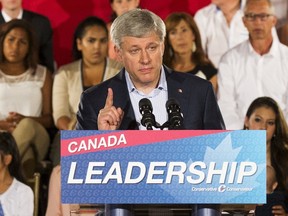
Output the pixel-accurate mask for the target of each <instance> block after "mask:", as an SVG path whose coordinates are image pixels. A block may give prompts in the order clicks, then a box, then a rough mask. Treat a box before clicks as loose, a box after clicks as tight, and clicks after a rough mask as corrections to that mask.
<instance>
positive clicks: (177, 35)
mask: <svg viewBox="0 0 288 216" xmlns="http://www.w3.org/2000/svg"><path fill="white" fill-rule="evenodd" d="M165 25H166V34H167V36H166V39H165V51H164V57H163V62H164V64H165V65H167V66H168V67H170V68H172V69H173V70H175V71H179V72H185V73H191V74H194V75H196V76H199V77H201V78H203V79H206V80H209V81H210V82H211V83H212V85H213V87H214V90H215V91H216V90H217V76H216V75H217V69H216V68H215V67H214V66H213V64H212V63H211V61H210V60H209V59H208V58H207V57H206V55H205V53H204V50H203V48H202V45H201V37H200V33H199V30H198V27H197V25H196V23H195V21H194V19H193V17H192V16H191V15H189V14H187V13H172V14H170V15H169V16H168V17H167V18H166V20H165Z"/></svg>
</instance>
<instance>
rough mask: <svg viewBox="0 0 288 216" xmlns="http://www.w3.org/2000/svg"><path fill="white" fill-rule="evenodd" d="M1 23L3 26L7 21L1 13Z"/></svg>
mask: <svg viewBox="0 0 288 216" xmlns="http://www.w3.org/2000/svg"><path fill="white" fill-rule="evenodd" d="M0 23H1V24H2V23H5V20H4V17H3V15H2V12H1V13H0Z"/></svg>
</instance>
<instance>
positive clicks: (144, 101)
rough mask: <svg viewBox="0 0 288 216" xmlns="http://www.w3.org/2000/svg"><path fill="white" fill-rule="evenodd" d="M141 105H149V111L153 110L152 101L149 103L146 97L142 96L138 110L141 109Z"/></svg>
mask: <svg viewBox="0 0 288 216" xmlns="http://www.w3.org/2000/svg"><path fill="white" fill-rule="evenodd" d="M143 107H149V109H150V110H151V111H153V108H152V103H151V101H150V100H149V99H148V98H142V99H141V100H140V101H139V109H140V112H141V111H142V109H143Z"/></svg>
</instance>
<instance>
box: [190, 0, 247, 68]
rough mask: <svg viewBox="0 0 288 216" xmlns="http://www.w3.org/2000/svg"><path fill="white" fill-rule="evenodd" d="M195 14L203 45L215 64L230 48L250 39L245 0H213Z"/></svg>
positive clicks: (216, 64)
mask: <svg viewBox="0 0 288 216" xmlns="http://www.w3.org/2000/svg"><path fill="white" fill-rule="evenodd" d="M211 2H212V3H211V4H209V5H208V6H206V7H204V8H202V9H200V10H198V11H197V13H196V14H195V16H194V19H195V21H196V23H197V26H198V28H199V31H200V34H201V40H202V46H203V49H204V50H205V52H206V53H207V55H208V57H209V59H210V60H211V61H212V62H213V64H214V66H215V67H217V68H218V64H219V61H220V58H221V56H222V55H223V54H224V53H225V52H226V51H227V50H228V49H230V48H232V47H234V46H235V45H237V44H239V43H241V42H243V41H244V40H247V39H248V31H247V29H246V28H245V26H244V24H243V22H242V17H243V8H244V5H245V1H244V0H242V1H241V0H229V1H227V0H212V1H211Z"/></svg>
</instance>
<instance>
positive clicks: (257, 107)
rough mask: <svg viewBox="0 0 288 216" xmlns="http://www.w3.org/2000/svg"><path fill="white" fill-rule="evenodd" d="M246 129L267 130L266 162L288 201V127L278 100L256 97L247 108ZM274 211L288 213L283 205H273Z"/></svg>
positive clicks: (279, 213) (278, 187) (275, 213)
mask: <svg viewBox="0 0 288 216" xmlns="http://www.w3.org/2000/svg"><path fill="white" fill-rule="evenodd" d="M244 129H246V130H247V129H248V130H266V149H267V150H266V163H267V166H271V167H273V168H274V170H275V173H276V179H277V182H278V186H277V188H276V191H280V192H282V193H284V195H285V196H286V203H288V200H287V198H288V197H287V196H288V127H287V123H286V121H285V118H284V116H283V113H282V111H281V109H280V108H279V106H278V104H277V103H276V101H275V100H274V99H272V98H270V97H259V98H257V99H255V100H254V101H253V102H252V103H251V105H250V106H249V108H248V110H247V113H246V117H245V122H244ZM287 207H288V206H286V208H287ZM272 213H273V214H274V215H285V216H286V215H287V212H285V206H281V205H275V206H273V208H272Z"/></svg>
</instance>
